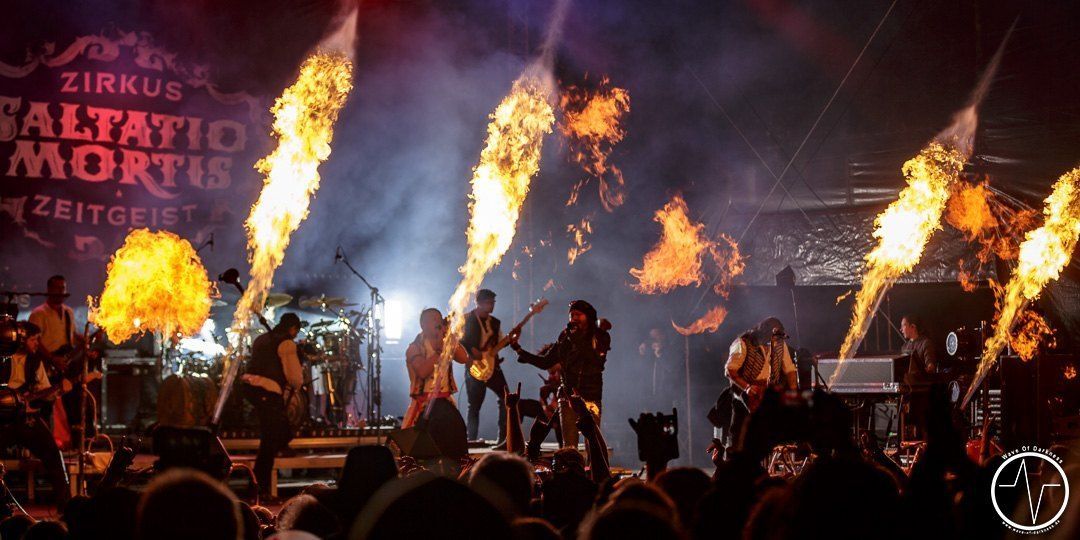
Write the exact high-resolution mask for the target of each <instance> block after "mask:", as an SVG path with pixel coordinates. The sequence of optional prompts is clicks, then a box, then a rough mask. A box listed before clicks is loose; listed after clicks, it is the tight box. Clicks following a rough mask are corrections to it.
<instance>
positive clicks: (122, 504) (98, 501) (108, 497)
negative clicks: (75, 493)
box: [68, 487, 139, 540]
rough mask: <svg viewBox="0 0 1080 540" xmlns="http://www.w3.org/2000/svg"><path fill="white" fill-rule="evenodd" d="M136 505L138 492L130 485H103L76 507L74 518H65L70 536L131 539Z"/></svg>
mask: <svg viewBox="0 0 1080 540" xmlns="http://www.w3.org/2000/svg"><path fill="white" fill-rule="evenodd" d="M138 506H139V494H138V493H136V492H135V491H133V490H131V489H128V488H122V487H114V488H108V489H103V490H101V491H99V492H97V493H95V494H94V496H93V497H91V498H90V500H88V501H86V503H85V504H84V505H83V506H82V507H81V508H79V509H78V511H77V514H76V517H77V519H75V520H73V521H68V529H69V530H70V531H71V536H72V538H109V539H112V540H131V539H132V538H135V513H136V510H137V508H138Z"/></svg>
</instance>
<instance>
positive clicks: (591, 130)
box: [559, 77, 630, 212]
mask: <svg viewBox="0 0 1080 540" xmlns="http://www.w3.org/2000/svg"><path fill="white" fill-rule="evenodd" d="M560 107H561V108H562V110H563V121H562V122H561V123H560V125H559V131H561V132H562V133H563V135H565V136H566V138H567V139H568V140H569V141H570V148H571V155H572V157H573V159H574V161H575V162H576V163H578V164H579V165H580V166H581V168H582V169H584V170H585V172H586V173H588V174H589V175H590V176H591V177H593V178H596V180H597V181H598V182H599V183H600V202H601V204H603V205H604V210H607V211H608V212H611V211H613V210H614V209H615V208H618V207H619V206H620V205H622V203H623V200H624V198H625V193H624V188H625V182H624V180H623V174H622V171H621V170H619V168H618V167H616V166H614V165H612V164H610V163H608V159H609V158H610V157H611V151H612V150H613V149H614V147H615V145H616V144H618V143H619V141H621V140H623V137H625V136H626V129H625V128H623V126H622V120H623V117H624V116H625V115H626V113H628V112H629V111H630V94H629V93H627V91H626V90H624V89H622V88H618V87H614V86H611V83H610V82H609V81H608V79H607V77H605V78H603V79H602V80H601V81H600V84H599V85H598V87H597V88H596V90H594V91H588V90H585V89H581V88H577V87H570V88H568V89H567V91H566V92H564V93H563V95H562V98H561V99H560ZM587 182H588V181H587V180H581V181H579V182H578V183H577V184H575V185H574V188H573V189H572V190H571V192H570V198H569V200H567V201H566V206H573V205H574V204H576V203H577V200H578V195H579V194H580V193H581V189H582V188H583V187H584V186H585V184H586V183H587Z"/></svg>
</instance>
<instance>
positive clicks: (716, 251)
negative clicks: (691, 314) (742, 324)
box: [706, 233, 746, 320]
mask: <svg viewBox="0 0 1080 540" xmlns="http://www.w3.org/2000/svg"><path fill="white" fill-rule="evenodd" d="M709 254H710V255H712V260H713V262H714V263H716V267H717V269H718V270H717V271H718V274H717V276H716V285H713V292H715V293H716V294H718V295H720V296H722V297H723V298H724V299H727V297H728V295H729V294H731V287H732V286H733V285H735V278H737V277H739V276H740V275H742V273H743V271H744V270H746V259H745V258H744V257H743V256H742V254H740V253H739V244H738V243H737V242H735V239H734V238H732V237H730V236H728V235H726V234H724V233H720V240H718V241H716V242H713V244H712V245H711V246H709ZM706 316H707V315H706ZM721 320H723V319H722V318H721Z"/></svg>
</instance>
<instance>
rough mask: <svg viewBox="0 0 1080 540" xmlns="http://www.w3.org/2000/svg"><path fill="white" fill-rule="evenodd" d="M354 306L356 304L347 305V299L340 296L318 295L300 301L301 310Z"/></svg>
mask: <svg viewBox="0 0 1080 540" xmlns="http://www.w3.org/2000/svg"><path fill="white" fill-rule="evenodd" d="M354 305H356V304H349V303H348V299H346V298H344V297H341V296H326V295H319V296H311V297H308V298H301V299H300V307H303V308H337V307H344V306H354Z"/></svg>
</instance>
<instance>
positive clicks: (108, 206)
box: [0, 30, 268, 286]
mask: <svg viewBox="0 0 1080 540" xmlns="http://www.w3.org/2000/svg"><path fill="white" fill-rule="evenodd" d="M5 58H7V59H9V60H10V58H11V56H10V55H9V56H5ZM265 105H266V103H263V101H261V100H258V99H255V98H253V97H252V96H250V95H248V94H246V93H226V92H222V91H219V90H218V89H217V88H216V87H215V85H214V84H213V83H212V81H211V79H210V70H209V69H208V68H207V67H206V66H202V65H194V64H188V63H185V62H184V61H183V59H182V58H181V57H180V56H179V55H177V54H174V53H172V52H169V51H165V50H162V49H160V48H158V47H156V46H155V45H154V43H153V39H152V37H151V36H150V35H149V34H147V33H144V32H124V31H115V30H114V31H110V32H107V33H106V34H102V35H89V36H79V37H75V38H73V39H72V40H70V41H69V42H67V43H60V42H57V43H52V44H46V45H44V46H42V47H39V48H38V49H37V50H33V49H32V50H29V52H28V53H27V54H26V55H25V61H24V62H21V63H6V62H0V235H2V238H3V247H2V248H0V258H3V259H4V260H3V265H2V267H3V272H0V274H2V278H3V281H5V282H6V284H7V285H15V286H22V285H35V286H36V285H41V284H40V283H37V281H40V280H38V279H36V278H31V277H29V276H27V275H26V274H27V272H26V271H27V270H29V269H33V268H27V267H34V268H36V269H38V270H40V268H41V267H45V266H51V267H54V268H56V270H55V271H57V272H60V271H62V270H64V268H63V267H64V266H70V265H71V264H72V263H84V264H85V266H89V267H96V268H99V269H100V270H101V271H103V268H104V261H105V260H106V259H107V257H108V255H109V254H110V253H111V252H112V251H113V250H114V249H115V248H116V247H117V246H118V245H119V244H120V242H122V240H123V238H124V236H125V235H126V234H127V232H128V231H129V230H130V229H133V228H139V227H149V228H151V229H153V230H161V229H164V230H170V231H173V232H176V233H178V234H180V235H181V236H184V237H186V238H188V239H189V240H192V242H193V243H195V244H196V245H198V244H200V243H202V242H204V241H205V240H207V239H208V238H210V236H209V235H210V234H211V233H212V232H214V230H215V229H223V228H225V227H228V230H230V231H231V230H232V229H235V231H233V232H235V233H236V234H230V236H238V237H241V238H242V237H243V228H242V223H241V221H242V219H243V217H244V215H245V214H246V208H247V206H248V205H250V204H251V198H252V196H253V195H252V194H253V193H254V192H255V191H257V187H258V185H259V176H258V174H257V172H256V171H255V170H254V169H253V168H252V164H253V163H254V162H255V160H256V159H257V155H258V154H259V151H260V150H263V149H264V148H265V141H266V140H267V139H268V137H267V136H266V135H265V133H268V128H266V127H265V126H266V125H267V122H268V119H267V115H266V114H265V111H266V107H265ZM260 126H261V127H260ZM256 139H257V141H256ZM13 259H20V260H21V264H20V261H16V260H13ZM69 271H70V270H69ZM93 273H94V274H99V273H100V271H94V272H93ZM31 279H33V282H31V281H29V280H31Z"/></svg>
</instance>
